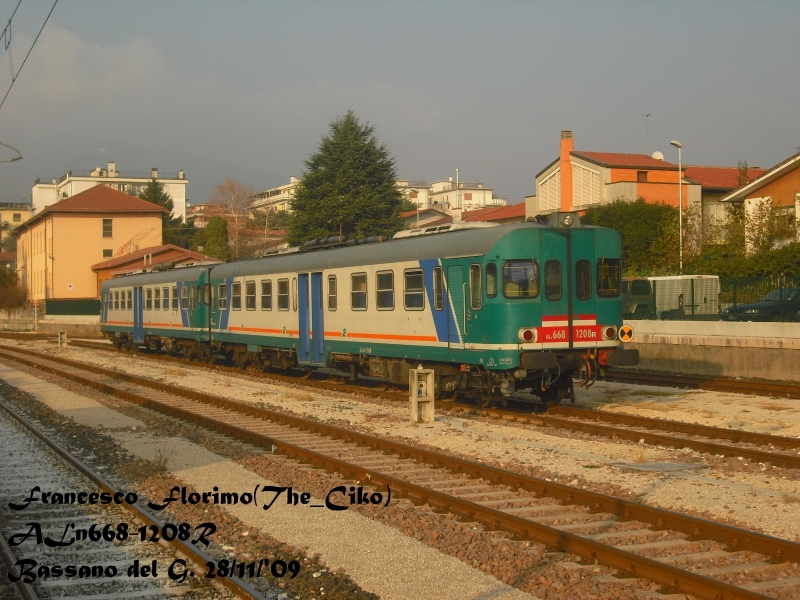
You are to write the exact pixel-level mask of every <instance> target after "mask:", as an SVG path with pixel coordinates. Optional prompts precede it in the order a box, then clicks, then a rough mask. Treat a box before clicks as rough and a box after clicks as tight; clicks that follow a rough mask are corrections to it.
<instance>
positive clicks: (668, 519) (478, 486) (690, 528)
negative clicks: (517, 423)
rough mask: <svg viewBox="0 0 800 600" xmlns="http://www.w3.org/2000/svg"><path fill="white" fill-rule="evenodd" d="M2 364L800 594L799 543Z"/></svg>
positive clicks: (200, 397)
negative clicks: (47, 375) (65, 379)
mask: <svg viewBox="0 0 800 600" xmlns="http://www.w3.org/2000/svg"><path fill="white" fill-rule="evenodd" d="M0 356H2V357H3V358H5V359H7V360H12V361H16V362H18V363H20V364H25V365H28V366H34V367H35V368H37V369H40V370H43V371H47V372H51V373H53V374H55V375H57V376H60V377H64V378H67V379H69V380H71V381H75V382H78V383H81V384H83V385H86V386H89V387H91V388H94V389H96V390H100V391H102V392H104V393H106V394H111V395H113V396H115V397H117V398H120V399H123V400H127V401H130V402H135V403H137V404H141V405H144V406H147V407H149V408H152V409H155V410H158V411H160V412H162V413H165V414H168V415H171V416H174V417H177V418H180V419H184V420H188V421H191V422H195V423H198V424H200V425H203V426H206V427H210V428H213V429H216V430H218V431H221V432H223V433H226V434H228V435H231V436H233V437H235V438H237V439H241V440H244V441H248V442H250V443H254V444H258V445H260V446H262V447H267V448H270V447H273V449H274V450H275V451H276V452H278V453H279V454H283V455H286V456H288V457H291V458H297V459H300V460H302V461H304V462H307V463H311V464H313V465H316V466H321V467H323V468H326V469H329V470H332V471H336V472H338V473H340V474H342V475H345V476H349V477H352V478H353V479H357V480H359V481H370V483H371V487H372V488H374V489H375V490H382V489H385V487H386V486H389V487H390V488H391V490H392V492H393V493H395V494H397V493H400V494H401V495H404V496H407V497H409V498H411V499H412V500H415V501H417V502H420V503H427V504H429V505H431V506H433V507H437V508H440V509H442V510H445V511H447V512H449V513H454V514H456V515H458V516H460V517H462V518H465V519H468V520H470V521H477V522H481V523H483V524H484V525H486V526H488V527H489V528H491V529H499V530H503V531H506V532H510V533H512V534H513V535H514V536H516V537H517V538H519V539H526V540H531V541H536V542H541V543H545V544H547V545H548V546H549V547H551V548H553V549H555V550H560V551H563V552H568V553H571V554H576V555H579V556H581V557H583V558H584V559H585V560H586V561H587V562H588V563H589V564H594V563H595V562H597V563H601V564H604V565H607V566H610V567H613V568H615V569H618V570H619V571H620V572H622V573H625V574H628V575H632V576H636V577H641V578H644V579H647V580H650V581H654V582H656V583H659V584H661V585H662V586H665V589H668V590H670V591H675V592H681V593H686V594H691V595H693V596H696V597H698V598H708V599H714V600H729V599H734V598H736V599H745V598H747V599H755V598H768V597H773V598H789V597H793V595H796V593H797V591H798V588H800V571H798V568H797V566H796V563H797V562H798V561H800V544H797V543H793V542H789V541H787V540H782V539H778V538H773V537H770V536H766V535H763V534H759V533H755V532H751V531H746V530H743V529H739V528H735V527H730V526H727V525H722V524H719V523H715V522H711V521H706V520H703V519H698V518H695V517H690V516H687V515H681V514H679V513H673V512H670V511H666V510H662V509H657V508H653V507H649V506H645V505H641V504H638V503H635V502H629V501H625V500H621V499H618V498H614V497H610V496H605V495H602V494H597V493H594V492H588V491H585V490H581V489H578V488H573V487H570V486H565V485H561V484H557V483H552V482H548V481H544V480H541V479H536V478H533V477H529V476H526V475H522V474H519V473H514V472H510V471H507V470H504V469H499V468H496V467H491V466H487V465H483V464H480V463H476V462H472V461H468V460H464V459H461V458H457V457H453V456H448V455H445V454H441V453H437V452H431V451H427V450H422V449H419V448H415V447H413V446H408V445H405V444H400V443H396V442H392V441H388V440H384V439H380V438H377V437H374V436H369V435H366V434H362V433H359V432H355V431H350V430H347V429H343V428H339V427H334V426H331V425H326V424H323V423H318V422H315V421H310V420H307V419H301V418H298V417H293V416H289V415H285V414H282V413H278V412H274V411H269V410H266V409H262V408H258V407H256V406H252V405H247V404H243V403H239V402H236V401H233V400H228V399H225V398H219V397H214V396H211V395H208V394H204V393H201V392H197V391H195V390H189V389H183V388H178V387H174V386H170V385H167V384H163V383H161V382H157V381H152V380H147V379H142V378H139V377H136V376H132V375H128V374H124V373H119V372H116V371H112V370H109V369H103V368H100V367H95V366H91V365H84V364H81V363H77V362H75V361H70V360H66V359H61V358H58V357H51V356H46V355H40V354H37V353H35V352H32V351H25V352H20V351H18V350H14V351H11V350H7V349H4V350H2V351H0ZM734 583H735V585H734ZM765 593H766V594H767V595H765Z"/></svg>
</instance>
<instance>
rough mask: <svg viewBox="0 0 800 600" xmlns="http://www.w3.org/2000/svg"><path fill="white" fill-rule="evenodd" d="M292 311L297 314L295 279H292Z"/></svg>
mask: <svg viewBox="0 0 800 600" xmlns="http://www.w3.org/2000/svg"><path fill="white" fill-rule="evenodd" d="M306 308H307V307H306ZM292 310H293V311H294V312H297V277H292Z"/></svg>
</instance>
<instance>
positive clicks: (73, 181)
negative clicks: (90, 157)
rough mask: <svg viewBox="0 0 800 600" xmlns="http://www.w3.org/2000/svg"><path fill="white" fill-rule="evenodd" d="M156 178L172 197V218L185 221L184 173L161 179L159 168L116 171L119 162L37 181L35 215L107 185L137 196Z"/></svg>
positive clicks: (34, 186) (34, 202) (185, 181)
mask: <svg viewBox="0 0 800 600" xmlns="http://www.w3.org/2000/svg"><path fill="white" fill-rule="evenodd" d="M152 179H156V180H157V181H158V182H159V183H160V184H162V185H163V186H164V191H165V192H166V193H167V194H169V195H170V197H171V198H172V216H173V217H180V218H181V219H182V220H183V221H185V220H186V186H187V184H188V183H189V180H188V179H186V174H185V173H184V172H183V170H180V171H178V172H177V173H175V174H173V173H169V174H163V175H161V176H160V177H159V174H158V169H155V168H154V169H151V170H150V171H149V172H147V171H139V172H120V171H117V163H115V162H110V163H108V168H107V169H102V168H100V167H97V168H96V169H94V170H93V171H91V172H88V173H78V172H75V171H69V172H67V173H65V174H64V175H62V176H61V177H60V178H59V179H53V180H51V181H49V182H48V181H47V180H42V179H37V180H36V183H34V185H33V188H32V190H31V203H32V204H33V213H34V214H36V213H39V212H41V211H42V210H44V209H45V207H47V206H50V205H52V204H55V203H57V202H60V201H61V200H65V199H66V198H71V197H72V196H75V195H76V194H80V193H81V192H85V191H86V190H88V189H89V188H92V187H94V186H96V185H99V184H101V183H104V184H105V185H107V186H108V187H110V188H113V189H115V190H117V191H120V192H124V193H126V194H130V195H131V196H138V195H139V193H140V192H141V191H142V190H143V189H144V188H145V187H147V184H148V183H149V182H150V181H151V180H152Z"/></svg>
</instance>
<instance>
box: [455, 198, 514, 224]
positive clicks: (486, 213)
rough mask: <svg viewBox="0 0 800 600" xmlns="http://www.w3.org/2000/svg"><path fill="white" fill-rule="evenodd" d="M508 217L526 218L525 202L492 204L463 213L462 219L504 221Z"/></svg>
mask: <svg viewBox="0 0 800 600" xmlns="http://www.w3.org/2000/svg"><path fill="white" fill-rule="evenodd" d="M506 219H521V220H523V221H524V220H525V203H524V202H520V203H519V204H511V205H510V206H491V207H489V208H480V209H478V210H470V211H467V212H464V213H461V220H462V221H504V220H506Z"/></svg>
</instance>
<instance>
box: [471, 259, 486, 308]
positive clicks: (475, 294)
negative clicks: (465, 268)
mask: <svg viewBox="0 0 800 600" xmlns="http://www.w3.org/2000/svg"><path fill="white" fill-rule="evenodd" d="M469 292H470V293H469V305H470V307H471V308H472V310H480V309H481V307H482V306H483V284H482V282H481V266H480V265H470V266H469Z"/></svg>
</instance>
